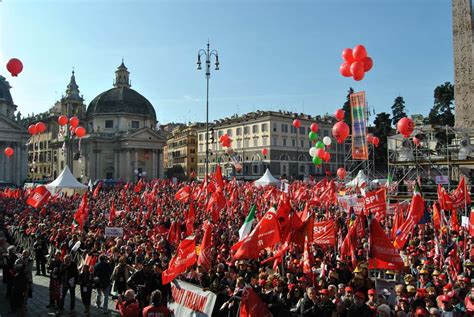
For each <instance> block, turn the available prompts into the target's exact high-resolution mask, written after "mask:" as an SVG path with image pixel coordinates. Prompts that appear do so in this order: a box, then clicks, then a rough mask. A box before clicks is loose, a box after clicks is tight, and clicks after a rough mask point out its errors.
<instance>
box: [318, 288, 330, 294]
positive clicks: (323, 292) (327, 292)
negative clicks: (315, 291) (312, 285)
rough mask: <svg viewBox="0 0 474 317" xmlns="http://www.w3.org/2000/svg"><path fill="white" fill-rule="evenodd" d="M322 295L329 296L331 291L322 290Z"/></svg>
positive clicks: (320, 292)
mask: <svg viewBox="0 0 474 317" xmlns="http://www.w3.org/2000/svg"><path fill="white" fill-rule="evenodd" d="M319 294H320V295H329V291H328V290H327V289H326V288H323V289H322V290H320V291H319Z"/></svg>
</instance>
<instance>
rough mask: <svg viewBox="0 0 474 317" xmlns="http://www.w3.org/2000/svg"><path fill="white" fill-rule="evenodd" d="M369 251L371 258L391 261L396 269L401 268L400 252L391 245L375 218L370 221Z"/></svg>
mask: <svg viewBox="0 0 474 317" xmlns="http://www.w3.org/2000/svg"><path fill="white" fill-rule="evenodd" d="M370 251H371V253H372V257H373V258H376V259H378V260H382V261H383V262H389V263H393V264H394V265H395V267H396V269H399V270H402V269H403V266H404V264H403V260H402V258H401V256H400V253H399V252H398V250H397V249H395V248H394V247H393V245H392V243H391V242H390V240H389V239H388V237H387V235H386V234H385V231H384V230H383V229H382V227H381V226H380V224H379V222H378V221H377V220H376V219H372V222H371V223H370Z"/></svg>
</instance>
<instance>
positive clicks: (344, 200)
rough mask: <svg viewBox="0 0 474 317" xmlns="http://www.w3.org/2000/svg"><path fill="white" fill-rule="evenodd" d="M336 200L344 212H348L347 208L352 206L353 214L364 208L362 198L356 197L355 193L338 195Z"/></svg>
mask: <svg viewBox="0 0 474 317" xmlns="http://www.w3.org/2000/svg"><path fill="white" fill-rule="evenodd" d="M337 201H338V202H339V205H340V206H341V207H342V208H343V210H344V211H345V212H349V209H350V208H351V207H352V208H354V213H355V214H357V215H358V214H360V213H361V212H362V211H363V210H364V198H363V197H357V195H355V194H354V195H347V196H338V197H337Z"/></svg>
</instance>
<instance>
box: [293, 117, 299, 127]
mask: <svg viewBox="0 0 474 317" xmlns="http://www.w3.org/2000/svg"><path fill="white" fill-rule="evenodd" d="M293 126H294V127H295V128H297V129H299V128H300V127H301V121H300V120H298V119H295V120H293Z"/></svg>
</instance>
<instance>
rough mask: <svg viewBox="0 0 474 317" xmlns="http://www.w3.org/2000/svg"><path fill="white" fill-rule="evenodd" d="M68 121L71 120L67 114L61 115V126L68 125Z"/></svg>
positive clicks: (59, 120)
mask: <svg viewBox="0 0 474 317" xmlns="http://www.w3.org/2000/svg"><path fill="white" fill-rule="evenodd" d="M68 121H69V119H68V118H67V117H66V116H65V115H62V116H59V118H58V123H59V125H61V126H62V125H66V124H67V122H68Z"/></svg>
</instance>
